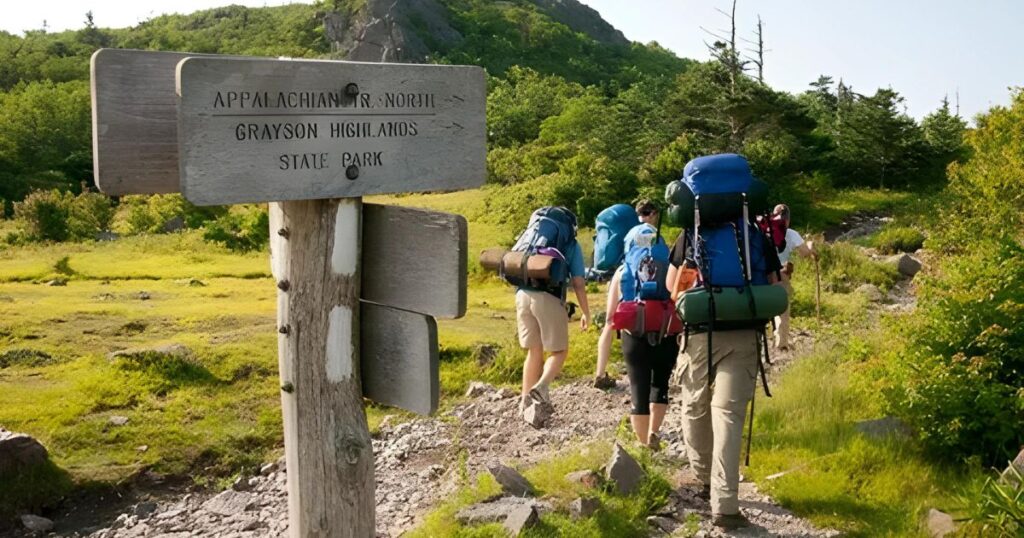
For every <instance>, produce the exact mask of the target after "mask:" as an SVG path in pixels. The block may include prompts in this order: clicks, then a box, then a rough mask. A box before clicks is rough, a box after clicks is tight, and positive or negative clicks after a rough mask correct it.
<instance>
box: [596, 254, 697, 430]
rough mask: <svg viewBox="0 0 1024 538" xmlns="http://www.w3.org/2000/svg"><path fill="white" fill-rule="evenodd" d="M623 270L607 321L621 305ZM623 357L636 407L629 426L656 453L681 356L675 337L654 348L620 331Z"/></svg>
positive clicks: (611, 297) (642, 338)
mask: <svg viewBox="0 0 1024 538" xmlns="http://www.w3.org/2000/svg"><path fill="white" fill-rule="evenodd" d="M622 271H623V267H620V268H619V270H618V271H616V272H615V276H614V277H612V280H611V282H612V285H611V286H609V290H608V306H607V308H608V312H607V316H608V319H611V317H612V315H613V314H614V312H615V310H616V308H617V307H618V305H619V299H620V290H619V286H618V285H615V284H616V283H618V282H619V281H620V279H621V278H622ZM621 337H622V355H623V357H624V358H625V360H626V372H627V373H628V374H629V388H630V392H631V394H630V397H631V400H632V404H633V408H632V410H631V413H630V417H629V420H630V423H631V424H632V426H633V433H634V434H635V435H636V438H637V440H638V441H639V442H640V443H641V444H644V445H647V446H649V447H650V448H652V449H654V450H658V449H659V448H660V446H661V445H660V442H661V441H660V438H659V436H658V431H659V430H660V429H661V423H662V422H663V421H664V420H665V412H666V411H667V410H668V383H669V377H670V376H671V375H672V370H673V369H674V368H675V365H676V357H677V356H678V354H679V344H678V343H677V341H676V336H675V335H666V336H665V337H664V338H662V339H661V342H655V343H654V344H653V345H652V343H651V342H650V341H648V338H647V337H646V336H633V335H631V334H629V333H628V332H626V331H621Z"/></svg>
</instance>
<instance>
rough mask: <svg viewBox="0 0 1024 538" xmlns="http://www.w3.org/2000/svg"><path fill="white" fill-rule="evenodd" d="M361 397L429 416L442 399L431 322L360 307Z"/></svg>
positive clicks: (426, 318) (383, 309)
mask: <svg viewBox="0 0 1024 538" xmlns="http://www.w3.org/2000/svg"><path fill="white" fill-rule="evenodd" d="M360 322H361V323H362V327H363V332H362V336H361V338H362V340H361V345H360V360H361V361H362V369H361V371H362V381H363V396H366V397H367V398H369V399H371V400H373V401H375V402H378V403H382V404H385V405H391V406H395V407H400V408H402V409H406V410H408V411H412V412H414V413H420V414H422V415H429V414H431V413H433V412H434V411H436V410H437V404H438V400H439V398H440V393H441V381H440V375H439V373H438V372H439V364H438V350H437V322H436V321H434V318H432V317H430V316H424V315H423V314H416V313H414V312H407V311H404V310H398V309H396V308H389V307H386V306H381V305H375V304H371V303H363V306H362V314H361V315H360Z"/></svg>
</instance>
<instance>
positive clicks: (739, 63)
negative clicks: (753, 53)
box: [700, 0, 747, 96]
mask: <svg viewBox="0 0 1024 538" xmlns="http://www.w3.org/2000/svg"><path fill="white" fill-rule="evenodd" d="M715 10H716V11H718V12H719V13H721V14H722V15H725V16H726V17H728V19H729V30H728V36H726V35H723V34H724V33H726V31H725V30H719V31H717V32H714V31H711V30H708V29H707V28H704V27H703V26H701V27H700V29H701V30H703V31H704V32H705V33H707V34H708V35H710V36H711V37H713V38H715V41H714V42H712V43H708V42H707V41H705V42H704V45H705V46H707V48H708V51H709V52H710V53H711V56H712V57H713V58H715V59H716V60H718V61H719V62H720V63H721V64H722V65H724V66H725V67H726V69H728V71H729V91H730V93H731V94H732V95H733V96H735V95H736V80H737V79H738V78H739V77H740V75H742V74H743V72H744V71H745V70H746V65H747V62H746V60H744V59H743V58H741V57H740V54H739V52H738V50H737V49H736V0H732V9H731V10H730V11H729V12H728V13H727V12H725V11H723V10H721V9H719V8H715Z"/></svg>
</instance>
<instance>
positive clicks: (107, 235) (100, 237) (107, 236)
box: [93, 231, 121, 241]
mask: <svg viewBox="0 0 1024 538" xmlns="http://www.w3.org/2000/svg"><path fill="white" fill-rule="evenodd" d="M120 238H121V235H120V234H117V233H114V232H110V231H106V232H99V233H97V234H96V235H94V236H93V239H95V240H97V241H114V240H117V239H120Z"/></svg>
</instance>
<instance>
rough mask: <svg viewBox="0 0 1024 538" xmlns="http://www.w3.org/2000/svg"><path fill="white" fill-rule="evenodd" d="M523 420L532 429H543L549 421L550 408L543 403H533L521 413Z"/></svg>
mask: <svg viewBox="0 0 1024 538" xmlns="http://www.w3.org/2000/svg"><path fill="white" fill-rule="evenodd" d="M523 419H524V420H526V423H527V424H529V425H530V426H533V427H534V428H538V429H540V428H543V427H544V426H545V425H546V424H547V423H548V421H549V420H551V407H550V406H548V405H545V404H543V403H538V402H533V403H531V404H530V405H528V406H526V409H525V410H524V411H523Z"/></svg>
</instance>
